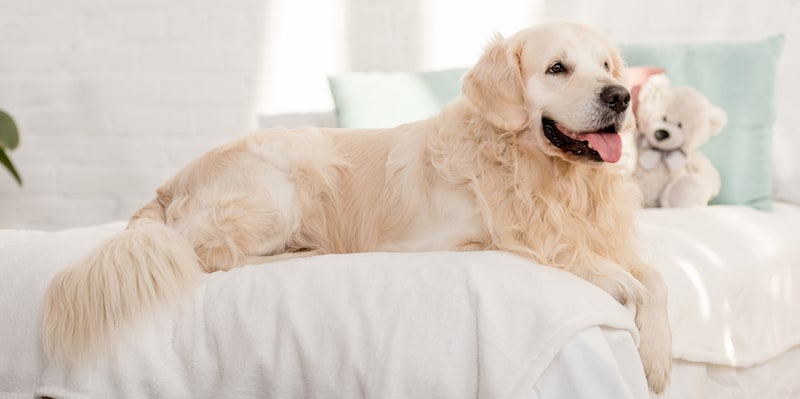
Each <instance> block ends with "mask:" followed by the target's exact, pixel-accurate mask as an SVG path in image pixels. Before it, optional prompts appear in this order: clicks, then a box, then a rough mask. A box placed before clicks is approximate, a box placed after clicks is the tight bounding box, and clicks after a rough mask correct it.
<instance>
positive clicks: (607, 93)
mask: <svg viewBox="0 0 800 399" xmlns="http://www.w3.org/2000/svg"><path fill="white" fill-rule="evenodd" d="M600 98H601V99H602V100H603V101H604V102H605V103H606V104H608V106H609V107H610V108H611V109H613V110H614V111H615V112H624V111H625V110H626V109H628V104H630V103H631V93H630V92H628V89H626V88H625V87H623V86H620V85H613V86H606V87H604V88H603V91H601V92H600Z"/></svg>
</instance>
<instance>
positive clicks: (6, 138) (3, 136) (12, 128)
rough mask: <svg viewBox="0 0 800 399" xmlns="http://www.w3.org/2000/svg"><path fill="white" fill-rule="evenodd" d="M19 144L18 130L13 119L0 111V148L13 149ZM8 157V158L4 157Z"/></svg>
mask: <svg viewBox="0 0 800 399" xmlns="http://www.w3.org/2000/svg"><path fill="white" fill-rule="evenodd" d="M18 145H19V132H18V131H17V124H16V123H14V119H12V118H11V116H10V115H8V114H7V113H5V112H3V111H0V148H7V149H9V150H13V149H15V148H17V146H18ZM6 159H8V158H6Z"/></svg>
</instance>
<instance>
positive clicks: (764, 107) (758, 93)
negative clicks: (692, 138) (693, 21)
mask: <svg viewBox="0 0 800 399" xmlns="http://www.w3.org/2000/svg"><path fill="white" fill-rule="evenodd" d="M783 42H784V38H783V36H782V35H778V36H773V37H770V38H768V39H765V40H762V41H756V42H746V43H706V44H665V45H623V46H620V52H621V53H622V56H623V58H624V59H625V61H626V63H627V64H628V65H629V66H658V67H662V68H665V69H666V74H667V76H668V77H669V78H670V80H671V81H672V83H673V84H674V85H680V86H683V85H688V86H692V87H694V88H696V89H697V90H700V91H701V92H702V93H703V94H705V95H706V96H707V97H708V99H709V100H710V101H711V102H712V103H713V104H715V105H717V106H719V107H721V108H723V109H725V111H727V113H728V125H727V126H726V127H725V129H724V130H723V131H722V132H721V133H720V134H719V135H717V136H715V137H713V138H712V139H711V140H709V141H708V143H706V144H705V145H704V146H703V147H702V148H701V149H700V150H701V151H702V152H703V154H705V155H706V156H707V157H708V158H709V159H710V160H711V162H712V163H713V164H714V165H715V166H716V167H717V169H718V170H719V173H720V175H721V177H722V190H721V192H720V194H719V196H717V198H715V199H714V200H712V202H711V203H712V204H735V205H750V206H753V207H755V208H758V209H762V210H772V167H771V165H772V160H771V157H772V125H773V119H774V116H775V104H774V102H775V96H774V89H775V75H776V69H777V64H778V59H779V58H780V55H781V51H782V49H783Z"/></svg>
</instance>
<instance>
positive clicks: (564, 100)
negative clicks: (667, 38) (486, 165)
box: [463, 22, 633, 163]
mask: <svg viewBox="0 0 800 399" xmlns="http://www.w3.org/2000/svg"><path fill="white" fill-rule="evenodd" d="M622 69H623V65H622V61H621V60H620V57H619V54H618V53H617V50H616V49H615V47H614V46H613V45H612V44H611V42H610V40H609V39H608V38H607V37H606V36H605V35H604V34H602V33H600V32H598V31H595V30H593V29H590V28H588V27H586V26H582V25H577V24H571V23H563V22H558V23H549V24H544V25H539V26H535V27H532V28H529V29H526V30H523V31H520V32H518V33H516V34H514V35H513V36H511V37H509V38H508V39H503V38H502V37H499V36H498V37H496V38H495V40H493V42H492V43H491V44H490V45H489V46H488V48H487V49H486V51H485V53H484V54H483V56H482V57H481V59H480V60H479V61H478V63H477V64H476V65H475V67H474V68H472V69H471V70H470V71H469V72H468V73H467V74H466V75H465V76H464V81H463V92H464V96H465V97H466V98H467V99H468V100H469V101H470V102H471V103H472V104H473V105H474V107H475V108H476V109H477V111H478V112H479V113H480V114H482V115H483V117H484V118H486V120H487V121H489V123H491V124H492V125H494V126H495V127H496V128H498V129H499V130H501V131H505V132H515V133H518V136H517V140H518V143H519V144H520V148H522V149H523V150H525V151H537V152H541V153H544V154H547V155H549V156H552V157H558V158H561V159H564V160H566V161H569V162H580V163H584V162H590V163H591V162H603V161H605V162H616V161H617V160H619V158H620V156H621V153H622V144H621V139H620V136H619V132H621V131H623V130H625V129H628V128H631V127H632V126H633V118H632V115H631V111H630V107H629V103H630V93H629V92H628V90H627V89H626V87H625V86H624V84H623V76H622V73H623V70H622Z"/></svg>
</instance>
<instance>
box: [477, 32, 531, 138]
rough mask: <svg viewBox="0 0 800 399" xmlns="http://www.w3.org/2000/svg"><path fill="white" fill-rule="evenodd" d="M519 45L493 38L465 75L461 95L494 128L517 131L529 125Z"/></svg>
mask: <svg viewBox="0 0 800 399" xmlns="http://www.w3.org/2000/svg"><path fill="white" fill-rule="evenodd" d="M521 52H522V45H521V44H520V43H518V42H510V41H507V40H504V39H503V37H502V36H500V35H499V34H498V35H495V37H494V39H493V40H492V42H491V43H490V44H489V46H488V47H487V48H486V51H485V52H484V53H483V56H481V58H480V60H478V63H477V64H476V65H475V66H474V67H473V68H472V69H471V70H469V71H468V72H467V73H466V74H465V75H464V80H463V82H462V92H463V93H464V96H465V97H466V98H467V99H469V101H470V102H472V104H474V105H475V107H476V108H478V111H479V112H480V113H481V114H482V115H483V117H485V118H486V120H488V121H489V123H491V124H492V125H494V126H495V127H497V128H499V129H501V130H504V131H511V132H516V131H520V130H522V129H524V128H525V126H527V124H528V110H527V107H526V99H525V83H524V81H523V78H522V70H521V65H520V55H521Z"/></svg>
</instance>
